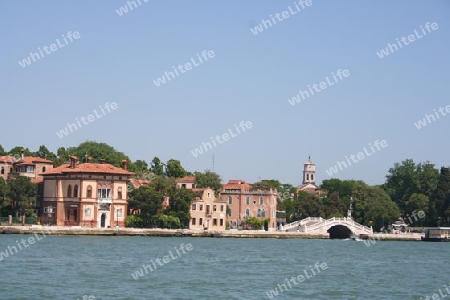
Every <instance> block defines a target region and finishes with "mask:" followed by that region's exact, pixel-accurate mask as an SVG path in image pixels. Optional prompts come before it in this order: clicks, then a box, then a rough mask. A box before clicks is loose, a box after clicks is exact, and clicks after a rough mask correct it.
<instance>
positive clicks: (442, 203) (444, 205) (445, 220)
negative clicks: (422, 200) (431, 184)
mask: <svg viewBox="0 0 450 300" xmlns="http://www.w3.org/2000/svg"><path fill="white" fill-rule="evenodd" d="M427 219H428V223H430V225H431V226H436V225H437V226H444V225H445V226H446V225H448V224H449V221H450V168H447V167H442V168H441V171H440V175H439V181H438V184H437V186H436V189H435V191H434V192H433V195H432V196H431V197H430V205H429V214H428V218H427Z"/></svg>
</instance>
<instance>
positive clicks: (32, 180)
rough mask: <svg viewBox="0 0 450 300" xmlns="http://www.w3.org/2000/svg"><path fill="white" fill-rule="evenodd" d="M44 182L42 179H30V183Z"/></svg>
mask: <svg viewBox="0 0 450 300" xmlns="http://www.w3.org/2000/svg"><path fill="white" fill-rule="evenodd" d="M43 181H44V178H42V177H38V178H31V182H32V183H41V182H43Z"/></svg>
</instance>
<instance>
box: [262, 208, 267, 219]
mask: <svg viewBox="0 0 450 300" xmlns="http://www.w3.org/2000/svg"><path fill="white" fill-rule="evenodd" d="M261 217H263V218H265V217H266V211H265V210H264V209H263V210H262V211H261Z"/></svg>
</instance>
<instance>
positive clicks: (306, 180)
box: [297, 157, 320, 195]
mask: <svg viewBox="0 0 450 300" xmlns="http://www.w3.org/2000/svg"><path fill="white" fill-rule="evenodd" d="M297 191H304V192H308V193H311V194H316V195H320V187H319V186H317V185H316V165H315V164H313V163H312V162H311V157H309V158H308V161H307V162H306V163H305V164H304V165H303V181H302V184H301V185H299V186H297Z"/></svg>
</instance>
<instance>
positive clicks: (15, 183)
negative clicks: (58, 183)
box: [9, 176, 37, 216]
mask: <svg viewBox="0 0 450 300" xmlns="http://www.w3.org/2000/svg"><path fill="white" fill-rule="evenodd" d="M36 192H37V184H34V183H32V182H31V180H30V178H28V177H25V176H19V177H17V178H16V179H14V180H12V181H11V183H10V184H9V197H10V198H11V200H12V201H14V203H15V211H16V216H19V215H20V216H23V215H26V216H31V215H33V207H34V203H35V201H36Z"/></svg>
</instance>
